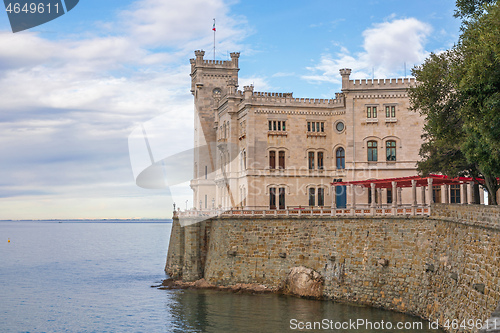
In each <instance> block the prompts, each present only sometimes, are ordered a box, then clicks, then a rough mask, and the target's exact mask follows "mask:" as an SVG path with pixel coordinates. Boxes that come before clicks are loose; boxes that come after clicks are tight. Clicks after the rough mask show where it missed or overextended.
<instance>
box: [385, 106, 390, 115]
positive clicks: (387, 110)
mask: <svg viewBox="0 0 500 333" xmlns="http://www.w3.org/2000/svg"><path fill="white" fill-rule="evenodd" d="M385 117H386V118H390V117H391V111H390V108H389V106H388V105H387V106H386V107H385Z"/></svg>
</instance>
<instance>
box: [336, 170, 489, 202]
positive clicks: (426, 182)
mask: <svg viewBox="0 0 500 333" xmlns="http://www.w3.org/2000/svg"><path fill="white" fill-rule="evenodd" d="M474 183H479V184H484V180H483V179H473V178H471V177H457V178H450V177H448V176H445V175H428V176H426V177H422V176H410V177H400V178H385V179H366V180H356V181H337V182H333V183H331V185H332V186H333V187H336V186H346V187H350V188H351V190H350V192H351V200H350V201H351V203H350V205H351V207H355V206H356V194H355V193H356V192H355V189H356V188H359V187H367V188H370V189H371V191H370V192H369V193H370V196H371V197H370V198H369V199H371V200H369V204H370V206H371V207H376V199H375V198H376V191H381V190H382V189H388V190H389V189H391V193H392V194H391V197H392V199H391V201H392V206H393V207H396V206H399V205H402V204H403V202H402V199H403V198H402V195H401V190H402V189H403V188H408V187H411V188H412V193H411V205H412V206H416V205H417V190H416V188H417V187H421V188H422V195H421V196H420V197H421V198H422V203H421V204H423V205H426V202H425V201H426V198H427V201H428V204H431V203H433V202H434V200H435V196H436V193H434V192H433V190H434V189H436V188H439V187H441V186H442V185H444V186H445V188H446V190H445V192H444V194H445V197H444V202H445V203H449V202H450V197H449V193H448V186H450V185H458V186H456V187H457V188H458V191H459V192H458V193H459V195H458V198H456V197H454V198H453V199H454V200H453V202H461V203H474V202H475V201H476V200H475V198H474V197H475V196H474V190H473V188H474V186H473V185H474ZM426 192H427V193H426ZM454 193H455V194H456V193H457V192H454ZM333 200H335V199H333ZM332 204H334V203H332Z"/></svg>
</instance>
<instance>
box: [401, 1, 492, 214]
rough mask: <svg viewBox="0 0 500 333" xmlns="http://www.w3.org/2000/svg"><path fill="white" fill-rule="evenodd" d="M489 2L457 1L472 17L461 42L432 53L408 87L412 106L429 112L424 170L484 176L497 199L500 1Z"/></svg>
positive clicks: (422, 151)
mask: <svg viewBox="0 0 500 333" xmlns="http://www.w3.org/2000/svg"><path fill="white" fill-rule="evenodd" d="M489 2H492V1H478V0H469V1H462V0H458V1H457V7H458V9H457V12H458V11H460V13H462V14H461V15H462V17H464V16H466V18H467V20H464V21H463V24H462V34H461V36H460V39H459V42H458V44H457V45H456V46H455V47H453V48H452V49H451V50H448V51H446V52H443V53H440V54H431V55H430V57H429V58H428V59H426V61H425V62H424V63H423V64H422V65H421V66H417V67H415V68H413V70H412V73H413V75H414V76H415V77H416V79H417V81H418V85H417V86H416V87H413V88H411V89H410V90H409V96H410V109H412V110H415V111H419V112H420V113H421V114H422V115H423V116H424V117H425V118H426V125H425V127H424V134H423V139H424V144H423V145H422V147H421V149H420V155H421V157H422V161H420V162H419V163H418V170H419V172H420V173H422V174H428V173H436V172H441V173H444V174H447V175H449V176H470V177H473V178H478V177H481V178H484V180H485V184H484V186H485V188H486V189H487V191H488V194H489V199H490V200H489V201H490V203H491V204H496V203H497V198H496V192H497V190H498V189H499V185H498V183H497V177H498V176H500V44H499V43H498V41H499V40H500V3H498V2H495V3H494V4H485V3H489ZM467 4H468V5H469V6H468V7H467V6H466V5H467ZM456 15H457V14H456ZM457 16H458V15H457Z"/></svg>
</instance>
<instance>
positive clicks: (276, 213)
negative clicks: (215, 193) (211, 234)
mask: <svg viewBox="0 0 500 333" xmlns="http://www.w3.org/2000/svg"><path fill="white" fill-rule="evenodd" d="M430 212H431V209H430V207H429V206H416V207H411V206H400V207H392V208H391V207H380V208H373V207H371V208H370V207H365V208H361V207H356V208H333V209H332V208H290V209H230V210H188V211H178V212H175V216H177V217H207V218H208V217H215V216H223V217H290V216H292V217H294V216H295V217H349V216H356V217H363V216H429V215H430Z"/></svg>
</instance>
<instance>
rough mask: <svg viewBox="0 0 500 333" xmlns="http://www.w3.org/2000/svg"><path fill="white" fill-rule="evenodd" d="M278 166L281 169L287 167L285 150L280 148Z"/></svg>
mask: <svg viewBox="0 0 500 333" xmlns="http://www.w3.org/2000/svg"><path fill="white" fill-rule="evenodd" d="M278 168H279V169H284V168H285V151H284V150H280V151H279V153H278Z"/></svg>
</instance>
